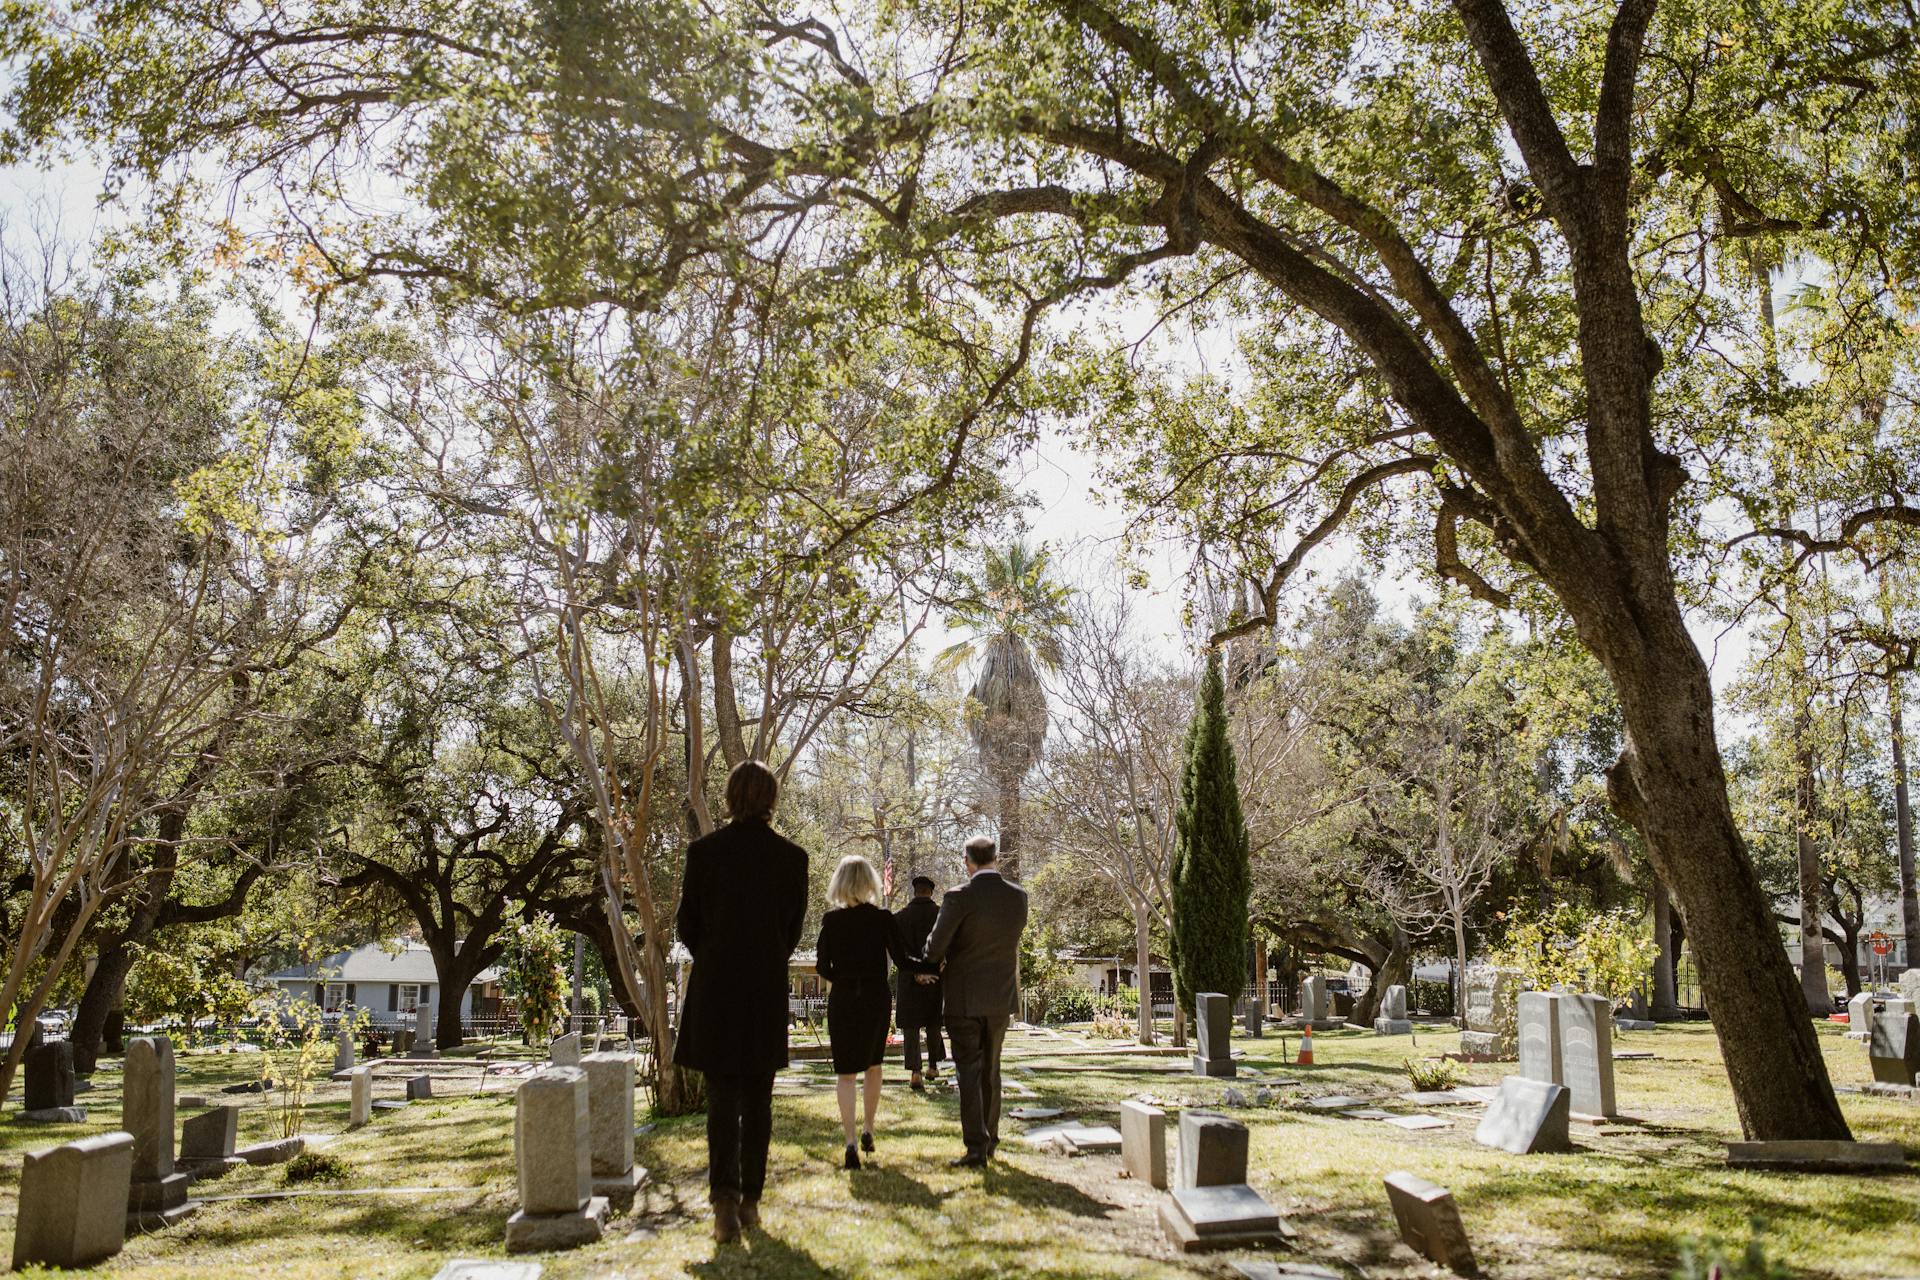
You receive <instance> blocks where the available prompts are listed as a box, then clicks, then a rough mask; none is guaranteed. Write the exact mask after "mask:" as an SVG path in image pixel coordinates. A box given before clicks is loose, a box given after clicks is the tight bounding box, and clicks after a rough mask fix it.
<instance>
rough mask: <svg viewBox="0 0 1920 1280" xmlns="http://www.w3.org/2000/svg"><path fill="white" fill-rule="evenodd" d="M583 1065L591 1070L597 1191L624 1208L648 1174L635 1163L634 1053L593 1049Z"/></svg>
mask: <svg viewBox="0 0 1920 1280" xmlns="http://www.w3.org/2000/svg"><path fill="white" fill-rule="evenodd" d="M580 1068H581V1070H583V1071H585V1072H586V1073H587V1115H588V1125H589V1128H590V1129H591V1131H592V1149H591V1160H590V1161H589V1163H590V1164H591V1166H592V1168H593V1194H595V1195H597V1196H605V1197H606V1198H607V1202H608V1203H609V1204H611V1205H612V1206H613V1207H614V1208H615V1209H618V1210H623V1211H624V1210H626V1209H627V1208H629V1207H631V1206H632V1204H633V1197H634V1195H635V1193H636V1192H637V1191H638V1190H639V1187H640V1183H641V1182H642V1181H643V1180H644V1179H645V1178H646V1171H645V1170H642V1169H637V1168H635V1167H634V1164H633V1055H632V1054H630V1053H589V1054H587V1055H585V1056H584V1057H582V1058H581V1059H580Z"/></svg>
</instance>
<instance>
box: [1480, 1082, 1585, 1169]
mask: <svg viewBox="0 0 1920 1280" xmlns="http://www.w3.org/2000/svg"><path fill="white" fill-rule="evenodd" d="M1568 1097H1569V1095H1568V1093H1567V1087H1566V1086H1565V1085H1562V1084H1554V1083H1553V1082H1552V1081H1550V1080H1529V1079H1527V1078H1526V1077H1525V1076H1508V1077H1507V1078H1506V1079H1504V1080H1502V1081H1501V1082H1500V1092H1499V1093H1498V1094H1497V1095H1496V1096H1495V1097H1494V1099H1493V1101H1492V1102H1490V1103H1488V1104H1487V1114H1486V1115H1485V1116H1484V1117H1482V1118H1481V1121H1480V1128H1479V1129H1478V1130H1476V1131H1475V1133H1474V1135H1473V1140H1474V1141H1475V1142H1478V1143H1479V1144H1480V1145H1481V1146H1484V1147H1495V1148H1497V1149H1499V1150H1501V1151H1506V1152H1509V1153H1511V1154H1513V1155H1516V1156H1524V1155H1531V1154H1533V1153H1535V1152H1542V1151H1568V1150H1571V1149H1572V1143H1571V1142H1570V1141H1569V1140H1568V1138H1567V1113H1568V1110H1569V1108H1568V1105H1567V1100H1568Z"/></svg>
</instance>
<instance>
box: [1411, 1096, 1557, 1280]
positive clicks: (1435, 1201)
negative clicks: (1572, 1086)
mask: <svg viewBox="0 0 1920 1280" xmlns="http://www.w3.org/2000/svg"><path fill="white" fill-rule="evenodd" d="M1556 1087H1557V1086H1556ZM1386 1183H1387V1200H1388V1201H1389V1202H1390V1203H1391V1204H1392V1205H1393V1220H1394V1222H1395V1223H1397V1224H1398V1225H1399V1227H1400V1239H1401V1240H1403V1241H1405V1242H1406V1245H1407V1247H1408V1248H1410V1249H1412V1250H1413V1251H1414V1252H1415V1253H1417V1254H1419V1255H1420V1256H1422V1257H1424V1258H1427V1259H1429V1260H1431V1261H1433V1262H1437V1263H1439V1264H1440V1265H1441V1266H1443V1267H1446V1268H1447V1269H1449V1270H1451V1271H1455V1272H1458V1273H1459V1274H1460V1275H1463V1276H1470V1275H1472V1274H1473V1273H1474V1270H1475V1268H1474V1263H1473V1248H1472V1246H1471V1245H1469V1244H1468V1243H1467V1228H1466V1224H1465V1223H1463V1222H1461V1221H1460V1207H1459V1206H1458V1205H1456V1204H1454V1202H1453V1193H1452V1192H1451V1191H1448V1190H1447V1189H1446V1188H1445V1187H1442V1186H1437V1185H1435V1184H1434V1183H1431V1182H1428V1181H1427V1180H1426V1179H1425V1178H1422V1177H1418V1176H1416V1175H1414V1174H1411V1173H1390V1174H1388V1175H1387V1177H1386Z"/></svg>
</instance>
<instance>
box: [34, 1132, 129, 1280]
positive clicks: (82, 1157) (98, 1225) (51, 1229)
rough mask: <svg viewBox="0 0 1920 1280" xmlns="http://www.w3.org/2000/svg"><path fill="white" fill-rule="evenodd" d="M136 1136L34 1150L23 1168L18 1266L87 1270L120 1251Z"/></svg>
mask: <svg viewBox="0 0 1920 1280" xmlns="http://www.w3.org/2000/svg"><path fill="white" fill-rule="evenodd" d="M132 1175H133V1135H132V1134H130V1133H97V1134H94V1135H93V1136H91V1137H87V1138H81V1139H80V1140H79V1141H77V1142H69V1143H65V1144H63V1145H61V1146H58V1147H53V1148H50V1149H49V1150H46V1151H29V1152H28V1153H27V1155H26V1160H25V1162H24V1163H23V1164H22V1165H21V1169H20V1198H19V1202H18V1212H17V1214H16V1216H15V1218H14V1228H13V1268H14V1270H16V1271H19V1270H21V1269H22V1268H24V1267H26V1266H28V1265H30V1264H32V1263H39V1264H41V1265H42V1266H49V1267H84V1266H88V1265H90V1264H92V1263H95V1262H99V1261H101V1260H102V1259H105V1258H111V1257H112V1256H113V1255H114V1254H116V1253H119V1252H120V1249H121V1246H122V1245H124V1244H125V1243H126V1238H127V1197H128V1195H129V1188H130V1186H131V1185H132Z"/></svg>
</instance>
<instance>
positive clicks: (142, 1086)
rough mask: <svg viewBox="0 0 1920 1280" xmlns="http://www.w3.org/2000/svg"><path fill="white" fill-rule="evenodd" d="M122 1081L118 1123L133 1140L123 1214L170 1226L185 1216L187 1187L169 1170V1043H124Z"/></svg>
mask: <svg viewBox="0 0 1920 1280" xmlns="http://www.w3.org/2000/svg"><path fill="white" fill-rule="evenodd" d="M122 1081H123V1084H122V1101H121V1122H122V1123H123V1124H125V1125H126V1127H127V1131H128V1132H129V1133H131V1134H132V1135H133V1171H132V1174H131V1177H130V1181H129V1184H128V1190H127V1214H128V1216H129V1217H130V1218H131V1219H133V1220H134V1221H136V1222H141V1223H144V1222H150V1221H153V1220H155V1219H159V1220H162V1221H165V1222H172V1221H174V1220H176V1219H178V1218H180V1217H184V1216H185V1215H186V1213H187V1211H188V1206H187V1183H188V1182H189V1181H190V1179H189V1177H188V1176H187V1175H186V1174H184V1173H180V1172H177V1171H176V1170H175V1169H174V1167H173V1150H174V1148H173V1087H174V1068H173V1041H171V1040H169V1039H167V1038H166V1037H165V1036H140V1037H136V1038H135V1039H132V1040H129V1041H127V1057H126V1064H125V1066H124V1067H123V1068H122Z"/></svg>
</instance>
